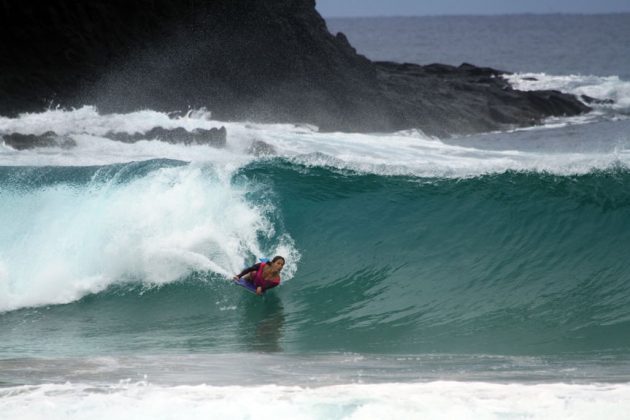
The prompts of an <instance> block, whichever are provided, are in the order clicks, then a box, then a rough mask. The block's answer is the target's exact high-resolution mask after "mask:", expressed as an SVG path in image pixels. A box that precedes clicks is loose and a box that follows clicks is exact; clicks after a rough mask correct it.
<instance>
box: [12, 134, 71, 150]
mask: <svg viewBox="0 0 630 420" xmlns="http://www.w3.org/2000/svg"><path fill="white" fill-rule="evenodd" d="M2 140H3V141H4V144H6V145H7V146H10V147H12V148H14V149H16V150H27V149H34V148H36V147H61V148H63V149H69V148H71V147H74V146H76V145H77V143H76V142H75V141H74V140H73V139H71V138H68V137H63V136H58V135H57V134H56V133H55V132H54V131H47V132H45V133H44V134H40V135H36V134H21V133H11V134H5V135H3V136H2Z"/></svg>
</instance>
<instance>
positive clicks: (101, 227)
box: [0, 164, 299, 311]
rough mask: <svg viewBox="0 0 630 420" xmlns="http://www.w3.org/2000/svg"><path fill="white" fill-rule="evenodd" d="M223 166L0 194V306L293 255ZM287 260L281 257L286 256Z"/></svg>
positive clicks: (226, 271) (291, 263) (228, 270)
mask: <svg viewBox="0 0 630 420" xmlns="http://www.w3.org/2000/svg"><path fill="white" fill-rule="evenodd" d="M230 174H231V172H230V171H229V170H226V169H225V168H223V169H221V168H216V167H214V168H210V167H207V166H204V165H194V164H193V165H189V166H183V167H175V168H162V169H159V170H156V171H153V172H151V173H149V174H148V175H146V176H144V177H142V178H139V179H135V180H132V181H129V182H126V183H118V182H116V180H111V181H109V182H107V183H104V184H102V183H92V184H90V185H88V186H84V187H74V186H71V185H57V186H49V187H44V188H39V189H35V190H32V191H27V192H25V191H9V190H4V191H3V190H0V214H1V215H2V217H3V218H5V220H11V221H12V222H11V223H3V224H2V225H0V311H6V310H12V309H17V308H21V307H25V306H38V305H45V304H56V303H67V302H71V301H74V300H76V299H78V298H80V297H82V296H85V295H86V294H88V293H95V292H99V291H101V290H103V289H105V288H106V287H108V286H110V285H112V284H115V283H117V282H121V281H137V282H143V283H145V284H147V285H159V284H164V283H169V282H173V281H177V280H179V279H181V278H182V277H185V276H187V275H188V274H190V273H192V272H195V271H207V272H211V273H216V274H218V275H220V276H225V277H231V275H232V274H233V273H235V272H238V271H240V270H241V269H242V264H243V256H244V255H258V256H263V255H270V254H275V253H279V252H283V253H284V254H285V255H286V256H287V262H288V264H287V267H286V268H285V272H284V273H285V274H284V277H285V278H290V277H291V276H292V273H293V272H294V271H295V264H296V262H297V260H298V259H299V254H298V253H297V251H296V250H295V249H294V246H293V244H292V241H291V238H290V237H288V236H287V237H281V238H280V240H279V242H278V246H277V248H275V249H264V250H263V249H261V247H260V245H259V243H258V235H261V234H262V235H265V234H268V233H269V232H272V229H271V226H270V223H269V221H268V220H267V219H266V216H265V214H266V210H267V209H265V208H262V206H257V205H252V204H250V203H248V202H247V200H246V199H245V194H246V193H247V191H248V187H247V186H237V185H233V184H232V183H231V182H230V176H231V175H230ZM289 256H290V258H289Z"/></svg>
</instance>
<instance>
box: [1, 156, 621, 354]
mask: <svg viewBox="0 0 630 420" xmlns="http://www.w3.org/2000/svg"><path fill="white" fill-rule="evenodd" d="M0 173H1V174H2V175H1V176H0V179H1V180H2V182H3V185H7V184H9V185H10V187H9V188H6V187H5V188H4V189H3V191H2V200H0V203H2V204H0V211H1V212H2V214H3V216H4V217H5V220H12V221H13V222H12V223H10V224H8V223H7V224H3V225H2V229H1V231H0V232H1V235H0V238H2V243H1V244H0V245H1V246H2V254H1V255H2V267H1V268H2V271H1V272H0V274H1V275H2V301H1V304H2V310H4V311H12V310H15V309H19V308H27V307H37V306H41V305H48V304H59V303H71V304H70V305H65V306H53V307H46V308H45V310H43V309H42V308H39V309H23V310H21V311H14V312H9V313H7V314H5V315H4V316H3V317H4V320H5V322H7V321H8V322H9V323H11V320H13V321H15V320H16V319H23V318H27V319H28V318H34V319H36V320H37V323H36V325H38V326H39V327H36V328H35V330H34V331H31V333H33V334H36V333H37V329H38V328H42V329H43V330H46V329H48V328H50V324H51V323H58V322H70V323H78V324H81V323H83V322H85V319H86V317H88V318H89V319H92V323H91V325H90V326H89V327H88V326H85V328H87V329H88V330H90V331H99V330H105V331H111V333H108V334H106V335H103V336H100V337H95V338H94V339H95V340H96V341H99V342H100V341H103V342H109V343H110V344H109V346H112V347H113V348H116V349H118V350H120V349H133V348H135V347H136V346H140V343H141V342H143V341H144V340H147V339H148V340H149V341H150V342H152V346H153V345H155V346H156V347H157V348H166V347H169V346H175V347H178V346H180V345H181V340H183V339H184V338H185V337H189V339H190V338H191V337H196V338H197V339H198V342H196V341H195V340H194V339H193V340H192V342H190V343H189V344H188V345H190V346H192V347H193V348H197V349H203V348H216V349H217V350H228V349H234V348H239V349H242V348H247V347H249V346H251V347H252V348H258V346H262V347H261V348H268V347H269V346H271V347H270V348H277V349H286V350H293V351H298V352H308V351H323V352H326V351H338V350H344V351H367V352H375V353H389V352H393V353H417V352H420V353H427V352H444V351H449V352H462V353H467V352H490V353H492V352H499V353H502V354H511V353H517V354H518V353H527V354H530V353H533V354H541V353H543V354H544V353H558V352H576V351H577V352H588V351H601V350H604V349H605V350H608V351H623V350H624V349H625V350H627V348H628V347H629V346H630V334H628V332H629V331H630V310H629V309H628V308H629V306H628V302H630V283H629V282H628V279H629V277H630V261H629V260H628V259H627V258H626V253H627V249H628V247H629V245H630V230H629V229H628V220H630V190H629V189H628V186H629V185H630V171H628V170H627V169H610V170H605V171H596V172H592V173H588V174H584V175H574V176H557V175H551V174H544V173H535V172H505V173H501V174H493V175H486V176H480V177H472V178H469V179H425V178H421V179H419V178H416V177H404V176H394V177H384V176H379V175H374V174H359V173H354V172H348V171H339V170H332V169H330V168H321V167H315V168H309V167H307V166H304V165H300V164H295V163H292V162H289V161H287V160H284V159H274V160H270V161H266V162H263V163H253V164H250V165H248V166H246V167H244V168H243V169H241V170H239V171H238V172H236V173H235V174H234V175H233V177H232V178H231V179H229V180H228V181H225V180H223V181H222V180H221V179H220V176H219V175H218V174H217V173H216V171H213V170H212V168H211V167H207V166H200V167H199V166H195V165H184V164H182V163H178V162H174V161H148V162H143V163H132V164H126V165H114V166H108V167H87V168H22V169H20V170H15V169H11V170H9V169H4V170H3V171H2V172H0ZM25 215H28V216H25ZM275 254H282V255H285V256H287V258H288V260H289V265H288V266H287V270H286V271H287V272H286V273H285V284H284V285H283V286H282V287H281V288H280V289H279V290H278V291H276V292H274V293H271V292H270V296H268V297H267V298H266V299H265V301H264V302H262V303H261V302H258V301H256V299H255V298H254V297H253V296H252V297H251V299H250V296H242V293H241V291H240V290H234V289H235V288H232V287H231V286H230V285H229V282H228V281H227V280H226V277H229V275H230V274H231V273H234V272H236V271H238V270H239V269H240V267H242V264H244V263H246V262H247V260H249V261H252V262H253V261H254V260H255V256H262V255H275ZM300 255H301V258H300ZM139 313H142V316H141V317H140V318H139V319H138V318H137V315H138V314H139ZM164 322H168V324H169V325H168V326H167V327H164V326H161V325H163V324H162V323H164ZM239 324H240V327H239ZM116 325H124V326H125V328H124V329H125V334H131V333H133V334H137V335H138V337H137V338H131V337H130V338H128V339H123V337H117V336H118V334H120V333H119V332H116V328H115V326H116ZM77 327H79V331H82V330H83V327H80V325H78V326H77ZM235 328H236V330H237V331H238V330H239V328H240V332H239V333H237V334H235V335H232V334H228V332H229V331H233V330H234V329H235ZM153 329H157V330H158V331H159V333H158V334H157V335H156V336H155V337H154V338H148V337H146V336H143V332H145V333H146V332H147V331H150V330H153ZM208 329H209V330H210V331H208ZM67 333H68V332H62V335H63V334H67ZM70 333H71V334H74V333H77V331H74V330H73V329H71V330H70ZM205 333H207V334H209V335H208V336H206V337H205V338H202V336H203V335H204V334H205ZM109 334H111V336H110V335H109ZM133 334H132V335H133ZM211 337H212V339H211ZM75 338H76V337H75ZM68 339H70V338H68ZM153 340H155V342H153ZM64 341H65V340H60V343H61V342H64ZM111 343H113V344H111ZM49 344H50V343H49ZM53 347H54V346H53Z"/></svg>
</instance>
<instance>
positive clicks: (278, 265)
mask: <svg viewBox="0 0 630 420" xmlns="http://www.w3.org/2000/svg"><path fill="white" fill-rule="evenodd" d="M269 265H270V266H271V268H272V269H273V270H274V271H280V270H282V267H284V257H281V256H280V255H276V256H275V257H273V259H272V260H271V262H270V263H269Z"/></svg>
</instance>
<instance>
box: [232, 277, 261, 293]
mask: <svg viewBox="0 0 630 420" xmlns="http://www.w3.org/2000/svg"><path fill="white" fill-rule="evenodd" d="M234 284H236V285H237V286H241V287H242V288H244V289H245V290H247V291H248V292H250V293H253V294H256V286H254V285H253V284H252V283H250V282H248V281H247V280H245V279H244V278H240V279H238V280H234Z"/></svg>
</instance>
